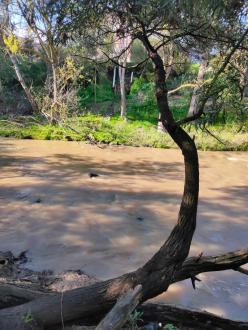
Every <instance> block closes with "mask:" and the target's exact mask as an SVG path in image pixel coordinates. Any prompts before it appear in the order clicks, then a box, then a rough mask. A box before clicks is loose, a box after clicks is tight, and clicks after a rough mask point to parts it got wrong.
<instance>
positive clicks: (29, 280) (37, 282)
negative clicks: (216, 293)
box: [0, 248, 248, 309]
mask: <svg viewBox="0 0 248 330" xmlns="http://www.w3.org/2000/svg"><path fill="white" fill-rule="evenodd" d="M246 263H248V248H246V249H241V250H236V251H233V252H228V253H224V254H221V255H219V256H197V257H190V258H187V259H186V260H185V262H184V263H183V265H182V268H181V269H180V270H178V271H177V272H176V273H175V277H174V279H173V283H175V282H179V281H182V280H185V279H191V278H194V277H195V276H197V275H198V274H201V273H205V272H213V271H223V270H228V269H233V270H235V271H240V270H239V269H240V266H242V265H244V264H246ZM241 273H244V272H243V271H242V272H241ZM6 274H7V275H5V276H4V275H3V268H2V278H0V309H2V308H4V307H5V308H6V307H10V306H14V305H19V304H22V303H25V302H28V301H31V300H35V299H36V298H40V297H42V296H45V295H48V294H50V295H51V294H53V292H54V291H55V292H61V291H68V290H69V289H71V288H80V287H84V286H86V285H87V286H88V285H90V284H92V283H96V282H97V279H96V278H91V277H89V276H88V275H87V274H85V273H84V272H82V271H68V272H63V273H61V274H51V273H50V272H33V271H31V270H29V269H28V270H27V269H26V270H25V269H24V270H23V269H21V268H20V267H19V266H18V267H17V268H16V269H15V270H14V273H12V274H11V275H9V274H10V271H9V270H8V271H7V272H6ZM23 274H24V275H23ZM27 274H29V276H27ZM23 276H24V277H23ZM68 276H69V278H70V280H71V278H72V276H73V278H74V281H73V284H72V283H71V281H70V283H69V284H68ZM72 285H73V286H72Z"/></svg>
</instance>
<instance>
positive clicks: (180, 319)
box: [138, 303, 248, 330]
mask: <svg viewBox="0 0 248 330" xmlns="http://www.w3.org/2000/svg"><path fill="white" fill-rule="evenodd" d="M138 310H139V311H141V312H142V313H143V314H142V319H143V320H144V322H161V323H162V324H163V325H165V324H168V323H172V324H175V325H177V326H178V327H179V328H180V329H183V328H185V327H189V328H190V329H198V330H199V329H204V330H205V329H208V330H215V329H216V330H217V329H223V330H241V329H242V330H248V322H239V321H232V320H229V319H225V318H222V317H219V316H216V315H214V314H212V313H208V312H200V311H192V310H188V309H183V308H178V307H175V306H170V305H162V304H149V303H147V304H143V305H142V306H140V307H139V308H138Z"/></svg>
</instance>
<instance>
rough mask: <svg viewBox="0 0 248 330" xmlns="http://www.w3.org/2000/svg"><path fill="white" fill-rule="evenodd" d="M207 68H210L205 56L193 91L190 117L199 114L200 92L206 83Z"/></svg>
mask: <svg viewBox="0 0 248 330" xmlns="http://www.w3.org/2000/svg"><path fill="white" fill-rule="evenodd" d="M207 66H208V55H207V54H204V55H203V56H202V60H201V63H200V67H199V71H198V76H197V85H196V87H195V88H194V90H193V95H192V98H191V102H190V106H189V111H188V115H187V116H188V117H191V116H194V115H196V114H197V112H198V103H199V99H200V95H199V90H200V87H201V85H202V83H203V81H204V76H205V73H206V70H207Z"/></svg>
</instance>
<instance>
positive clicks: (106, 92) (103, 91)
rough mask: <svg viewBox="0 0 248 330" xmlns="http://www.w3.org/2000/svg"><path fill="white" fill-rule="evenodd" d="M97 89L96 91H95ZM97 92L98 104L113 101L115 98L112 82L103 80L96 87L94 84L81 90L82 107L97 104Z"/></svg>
mask: <svg viewBox="0 0 248 330" xmlns="http://www.w3.org/2000/svg"><path fill="white" fill-rule="evenodd" d="M95 88H96V90H95ZM95 91H96V102H97V103H100V102H104V101H112V100H113V99H114V98H115V95H114V92H113V90H112V86H111V82H110V81H109V80H107V79H106V78H101V83H97V84H96V86H95V85H94V83H93V82H90V84H89V85H88V86H87V87H84V88H82V87H81V88H80V89H79V91H78V97H79V102H80V105H81V106H82V107H85V106H87V105H89V104H91V103H94V102H95Z"/></svg>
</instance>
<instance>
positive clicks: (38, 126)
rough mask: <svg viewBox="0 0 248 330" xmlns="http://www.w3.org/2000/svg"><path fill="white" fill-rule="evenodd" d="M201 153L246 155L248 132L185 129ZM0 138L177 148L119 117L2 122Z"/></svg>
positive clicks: (149, 127) (151, 129)
mask: <svg viewBox="0 0 248 330" xmlns="http://www.w3.org/2000/svg"><path fill="white" fill-rule="evenodd" d="M186 130H187V131H188V132H189V134H190V135H191V136H192V137H194V138H195V142H196V145H197V148H198V149H199V150H204V151H206V150H213V151H222V150H225V151H247V150H248V130H247V127H245V126H244V127H243V129H240V126H238V125H235V124H227V125H208V126H206V128H202V127H201V128H200V127H197V126H196V125H193V124H191V125H188V126H186ZM0 136H2V137H13V138H18V139H34V140H63V141H85V142H89V143H96V144H98V143H99V144H110V145H125V146H135V147H154V148H175V147H176V146H175V144H174V143H173V142H172V141H171V139H170V137H169V136H168V134H166V133H162V132H158V131H157V128H156V126H155V125H153V124H152V123H151V122H148V121H125V120H123V119H121V118H119V117H112V118H110V117H103V116H100V115H90V114H89V115H84V116H79V117H73V118H70V119H67V120H66V121H65V122H64V123H63V125H48V124H47V122H44V120H42V119H41V118H39V117H32V116H20V117H15V118H8V117H1V118H0Z"/></svg>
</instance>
